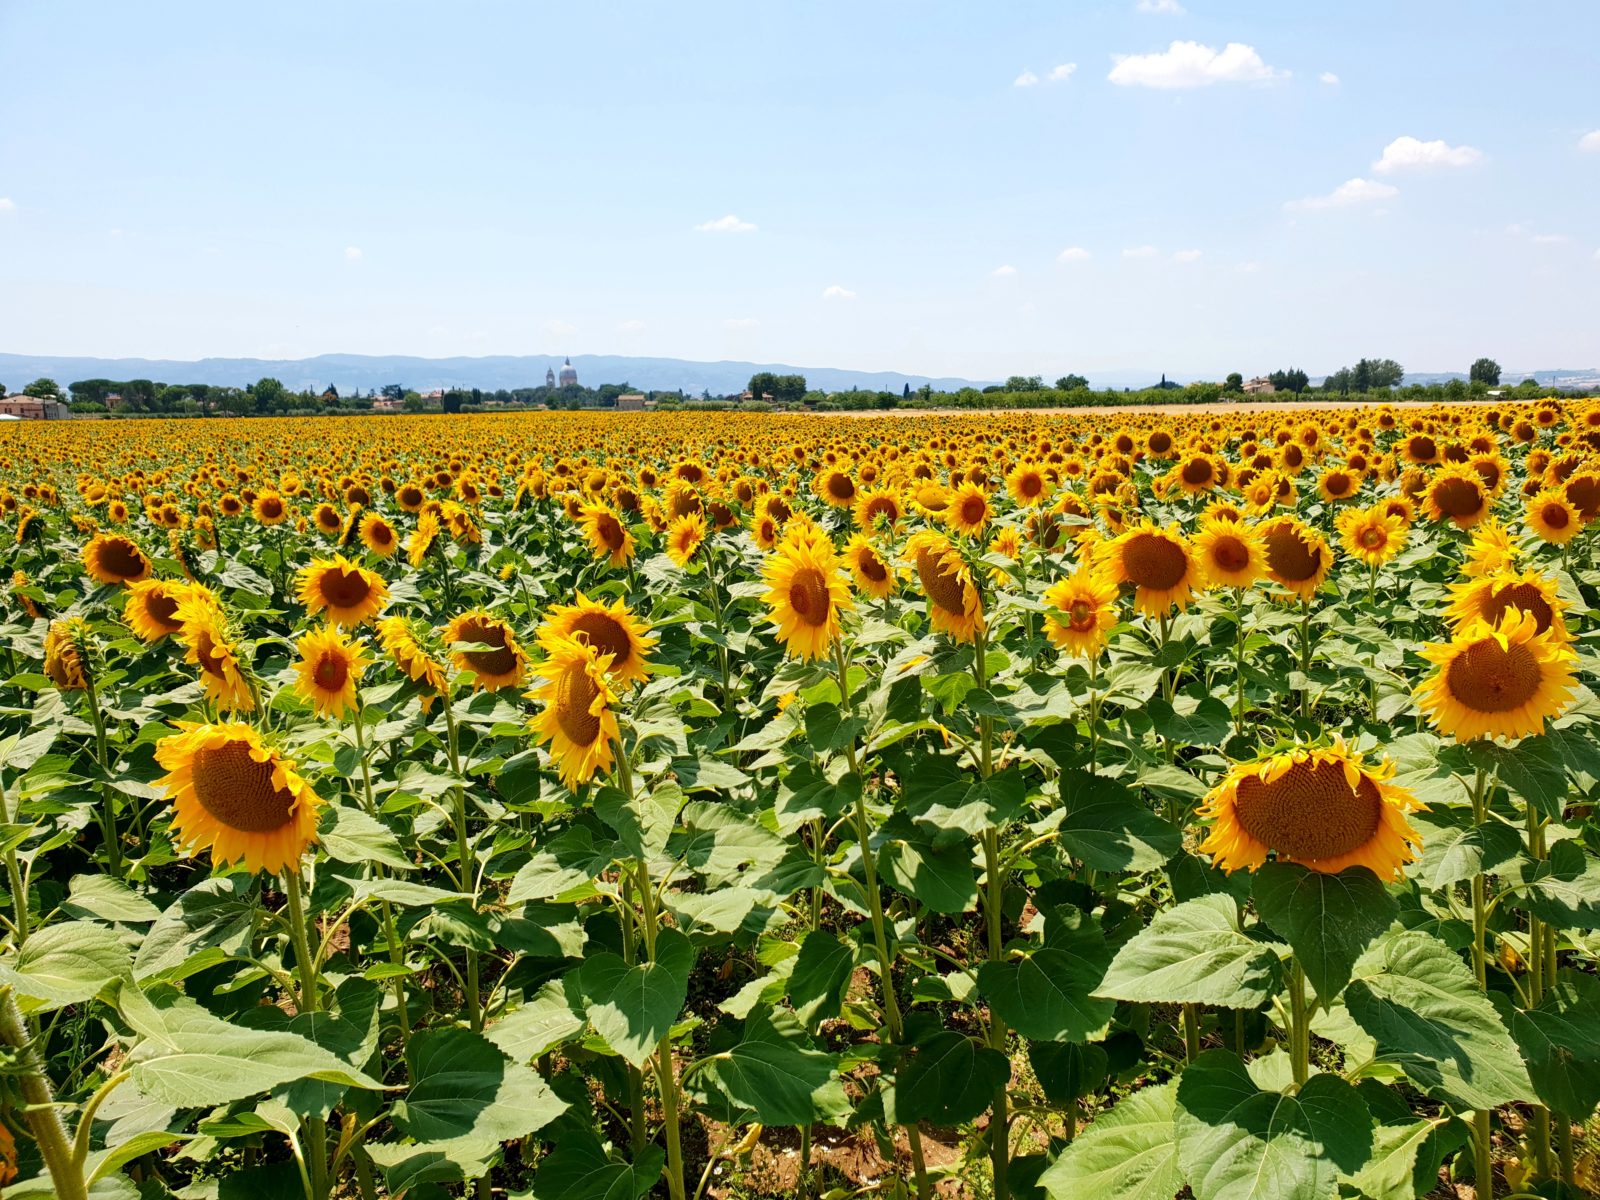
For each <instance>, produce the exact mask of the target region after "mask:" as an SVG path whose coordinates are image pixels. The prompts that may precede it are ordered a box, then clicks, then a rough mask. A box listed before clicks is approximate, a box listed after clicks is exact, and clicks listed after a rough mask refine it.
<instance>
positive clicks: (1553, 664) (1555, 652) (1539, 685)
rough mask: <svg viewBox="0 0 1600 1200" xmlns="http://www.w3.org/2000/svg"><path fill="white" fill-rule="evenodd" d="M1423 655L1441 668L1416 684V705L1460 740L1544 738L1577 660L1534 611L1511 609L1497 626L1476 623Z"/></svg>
mask: <svg viewBox="0 0 1600 1200" xmlns="http://www.w3.org/2000/svg"><path fill="white" fill-rule="evenodd" d="M1422 657H1423V658H1425V659H1427V660H1428V661H1429V662H1431V663H1433V664H1434V665H1435V666H1436V667H1438V670H1437V671H1435V672H1434V673H1433V674H1432V675H1430V676H1429V677H1428V678H1427V679H1425V680H1423V681H1422V683H1421V684H1419V685H1418V686H1417V690H1416V699H1417V707H1419V708H1420V709H1422V711H1423V712H1424V713H1425V714H1427V717H1428V720H1429V722H1430V723H1431V724H1432V725H1433V726H1434V727H1435V728H1437V729H1438V730H1439V731H1440V732H1441V733H1448V734H1450V735H1452V736H1453V737H1455V738H1456V739H1457V740H1458V741H1463V742H1464V741H1470V740H1472V739H1473V738H1480V737H1503V738H1520V737H1526V736H1528V735H1529V734H1535V733H1543V732H1544V723H1545V720H1546V718H1555V717H1558V716H1560V715H1561V713H1562V711H1563V710H1565V708H1566V707H1567V705H1568V703H1570V701H1571V699H1572V693H1573V689H1574V688H1575V687H1576V682H1575V680H1574V678H1573V667H1574V665H1575V664H1576V661H1577V657H1576V655H1574V654H1573V652H1572V650H1571V648H1570V647H1568V646H1567V645H1566V643H1565V642H1563V641H1562V640H1560V638H1559V637H1558V636H1557V635H1556V632H1555V631H1554V630H1553V629H1546V630H1545V631H1544V632H1543V633H1540V632H1539V624H1538V621H1537V620H1536V619H1535V618H1534V616H1533V614H1532V613H1529V612H1525V611H1523V610H1522V609H1512V610H1509V611H1507V612H1506V614H1505V615H1504V616H1503V617H1501V618H1500V621H1499V623H1498V624H1496V625H1490V624H1489V623H1488V622H1486V621H1473V622H1472V623H1471V624H1469V625H1468V626H1467V627H1466V628H1465V629H1463V630H1461V631H1460V632H1459V633H1457V634H1456V635H1455V637H1453V638H1452V639H1451V640H1450V641H1448V642H1439V643H1434V644H1432V645H1429V646H1428V647H1426V648H1425V649H1424V650H1423V651H1422Z"/></svg>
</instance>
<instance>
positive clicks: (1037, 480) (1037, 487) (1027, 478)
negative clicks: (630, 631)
mask: <svg viewBox="0 0 1600 1200" xmlns="http://www.w3.org/2000/svg"><path fill="white" fill-rule="evenodd" d="M1017 491H1018V492H1019V493H1020V494H1021V495H1022V497H1023V499H1025V500H1032V499H1033V498H1034V497H1036V496H1037V495H1038V494H1039V493H1040V492H1042V491H1044V479H1043V478H1042V477H1040V476H1038V475H1035V474H1034V473H1033V472H1031V471H1029V472H1028V473H1027V474H1025V475H1023V476H1022V478H1021V479H1018V480H1017Z"/></svg>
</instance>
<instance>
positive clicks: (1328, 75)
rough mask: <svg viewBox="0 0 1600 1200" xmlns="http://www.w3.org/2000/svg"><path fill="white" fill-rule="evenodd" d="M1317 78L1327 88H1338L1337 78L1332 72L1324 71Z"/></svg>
mask: <svg viewBox="0 0 1600 1200" xmlns="http://www.w3.org/2000/svg"><path fill="white" fill-rule="evenodd" d="M1317 78H1318V79H1320V80H1321V81H1322V82H1323V83H1325V84H1327V85H1328V86H1329V87H1338V86H1339V77H1338V76H1337V75H1335V74H1334V73H1333V72H1332V71H1324V72H1323V73H1322V74H1321V75H1318V76H1317Z"/></svg>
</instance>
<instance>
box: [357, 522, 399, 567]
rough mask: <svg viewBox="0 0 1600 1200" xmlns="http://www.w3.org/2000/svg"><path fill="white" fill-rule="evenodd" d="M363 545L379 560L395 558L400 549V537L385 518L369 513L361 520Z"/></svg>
mask: <svg viewBox="0 0 1600 1200" xmlns="http://www.w3.org/2000/svg"><path fill="white" fill-rule="evenodd" d="M361 544H362V545H363V546H365V547H366V548H367V549H368V550H370V551H372V553H374V554H376V555H377V556H378V557H379V558H393V557H394V555H395V553H396V552H397V551H398V550H399V549H400V535H399V534H398V533H396V532H395V528H394V526H393V525H391V524H389V522H388V521H386V520H384V519H383V517H381V516H379V515H378V514H377V513H368V514H367V515H366V516H364V517H362V518H361Z"/></svg>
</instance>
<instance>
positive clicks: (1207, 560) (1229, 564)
mask: <svg viewBox="0 0 1600 1200" xmlns="http://www.w3.org/2000/svg"><path fill="white" fill-rule="evenodd" d="M1194 553H1195V557H1196V558H1198V559H1199V560H1200V571H1201V574H1202V575H1203V576H1204V578H1205V581H1206V584H1207V585H1208V586H1210V587H1235V588H1247V587H1249V586H1251V585H1252V584H1253V583H1255V582H1256V580H1258V579H1260V578H1261V577H1262V576H1263V575H1265V574H1266V573H1267V552H1266V548H1265V547H1264V546H1263V545H1262V543H1261V535H1260V534H1259V533H1258V532H1257V531H1256V529H1255V527H1254V526H1251V525H1248V524H1246V523H1245V522H1243V521H1232V520H1220V519H1216V518H1211V517H1207V518H1205V519H1204V520H1202V521H1201V522H1200V530H1199V532H1198V533H1196V534H1195V535H1194Z"/></svg>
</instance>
